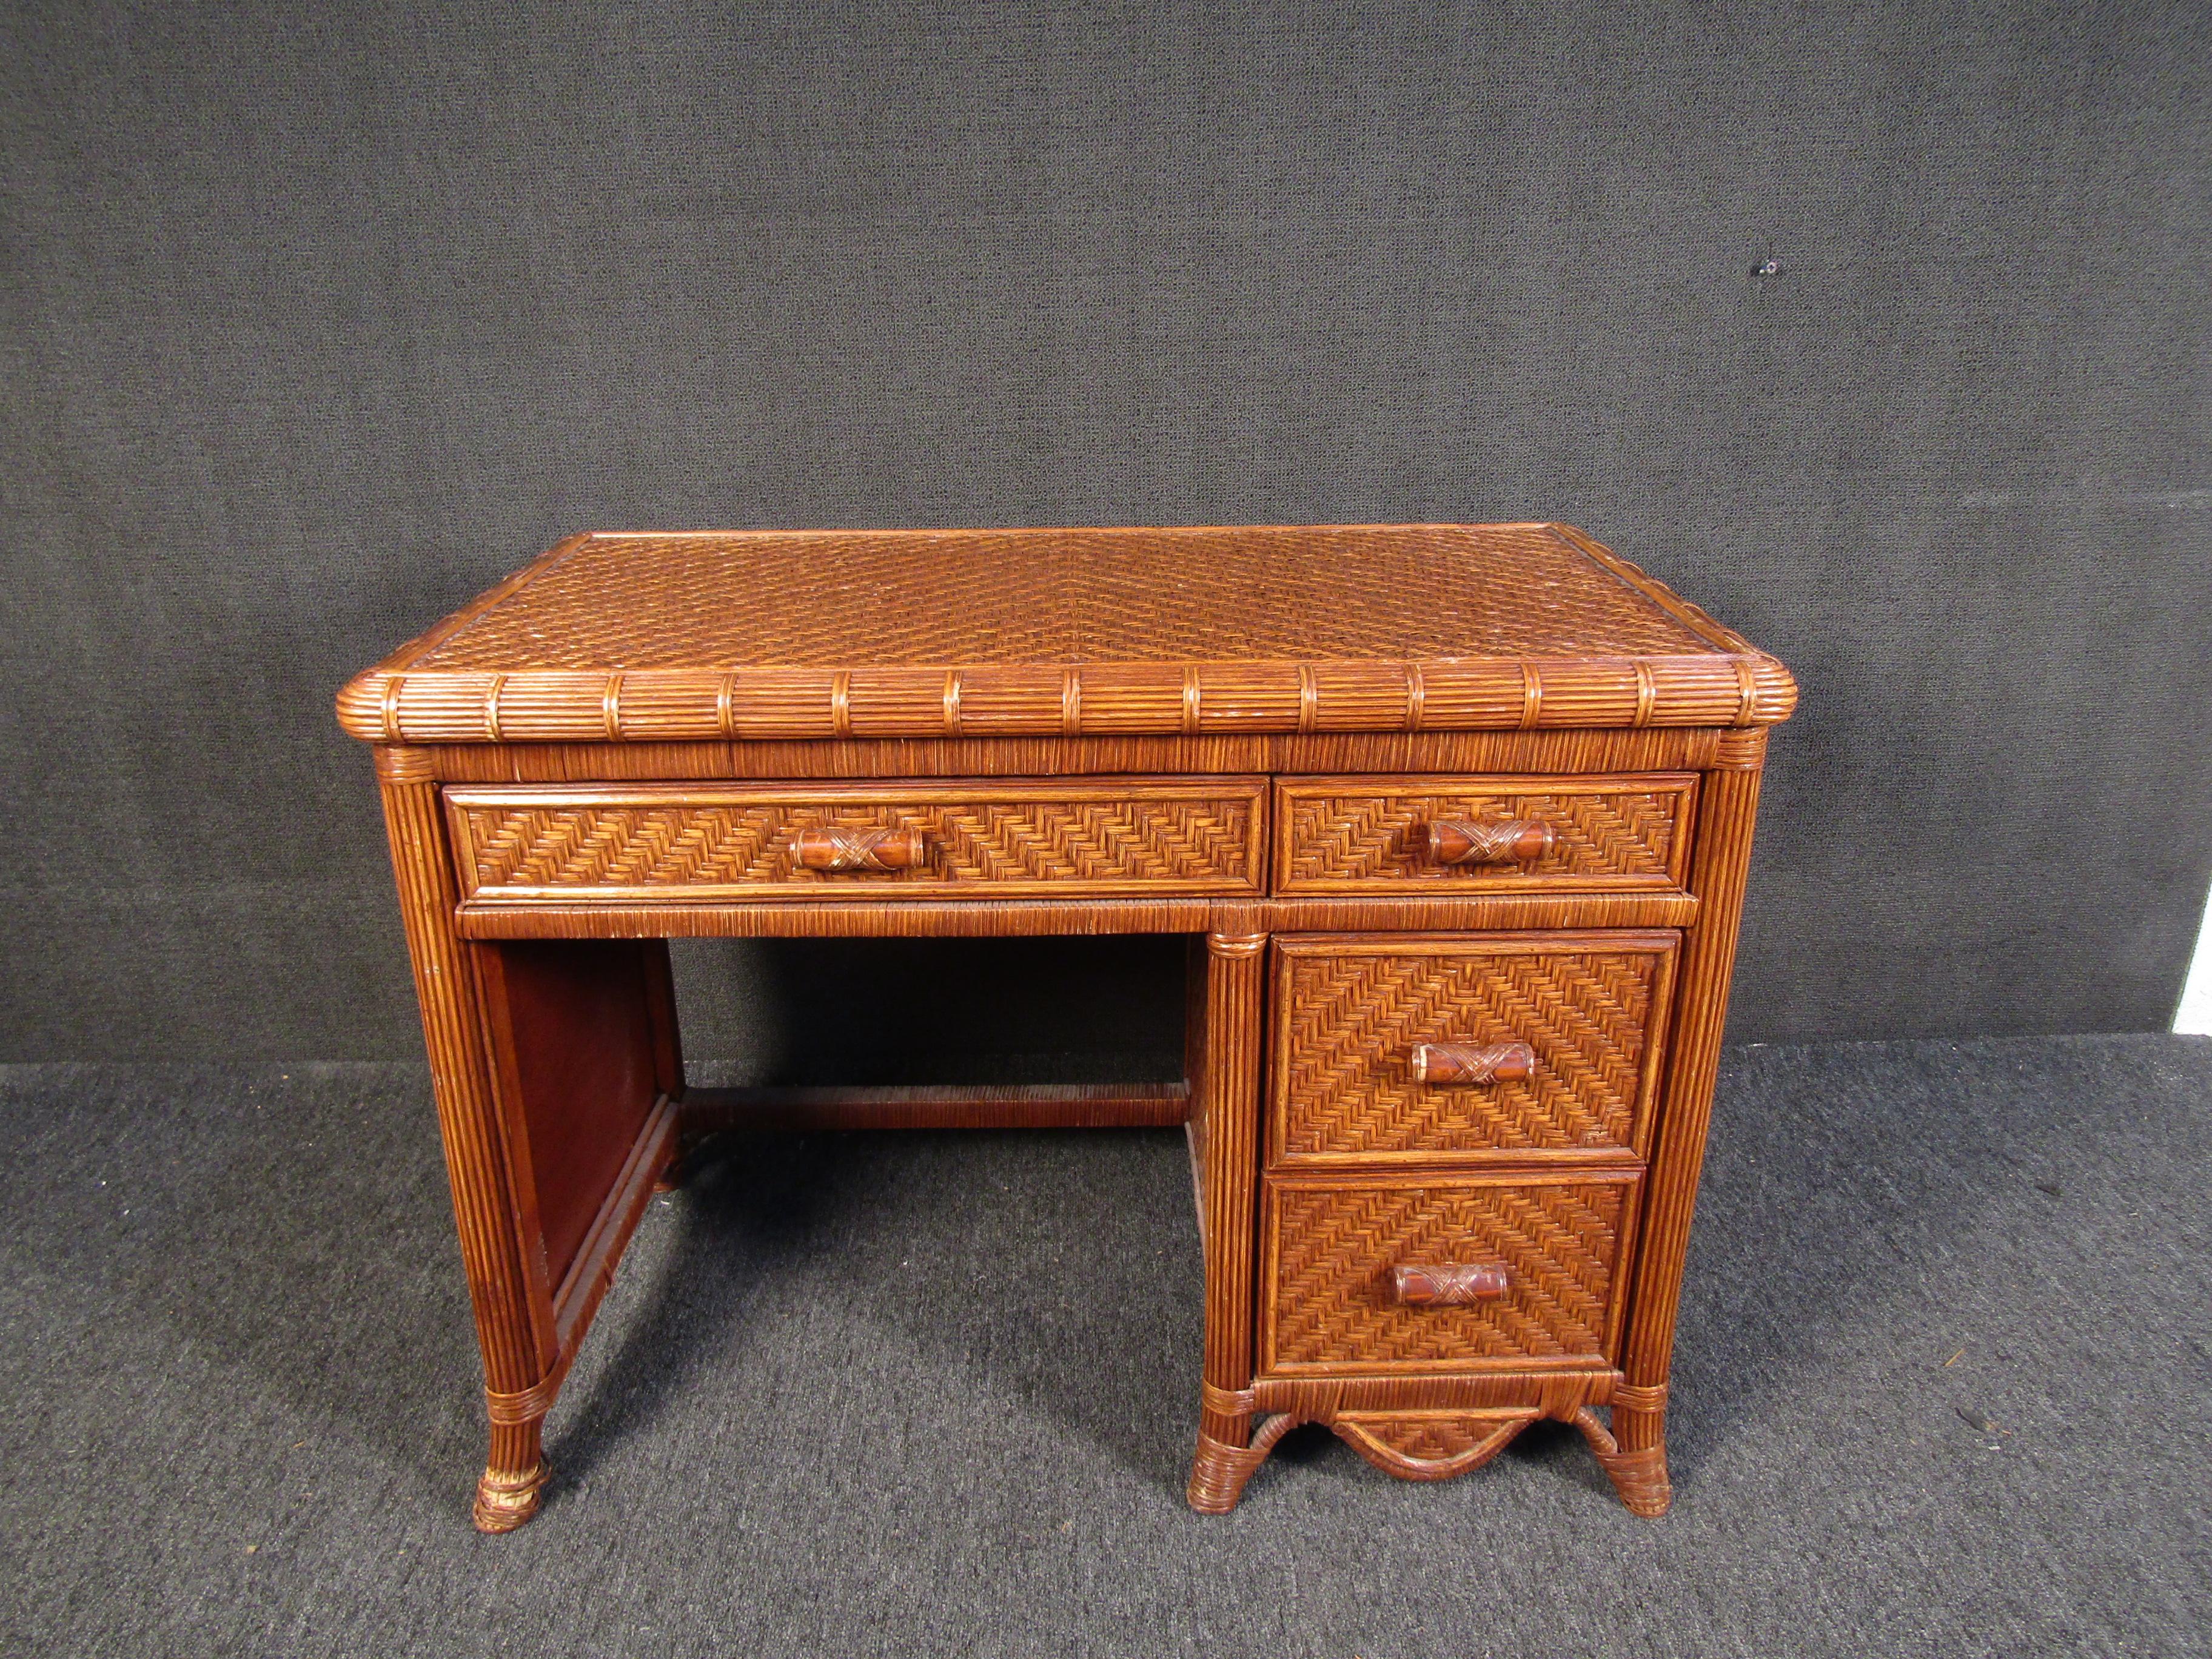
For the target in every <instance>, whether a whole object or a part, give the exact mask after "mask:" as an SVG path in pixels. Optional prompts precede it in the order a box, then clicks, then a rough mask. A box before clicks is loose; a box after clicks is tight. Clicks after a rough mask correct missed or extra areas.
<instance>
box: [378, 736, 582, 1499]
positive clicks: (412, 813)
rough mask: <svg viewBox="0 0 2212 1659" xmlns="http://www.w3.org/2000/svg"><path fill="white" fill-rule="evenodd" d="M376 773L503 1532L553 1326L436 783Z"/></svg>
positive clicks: (399, 757) (487, 1473) (520, 1483)
mask: <svg viewBox="0 0 2212 1659" xmlns="http://www.w3.org/2000/svg"><path fill="white" fill-rule="evenodd" d="M377 772H378V777H379V782H380V787H381V789H382V792H383V796H384V821H385V827H386V830H387V831H388V832H389V833H390V835H391V838H392V870H393V872H394V874H395V875H396V877H397V878H398V884H399V908H400V913H401V915H402V916H403V917H404V921H405V923H406V928H407V951H408V955H409V956H410V957H411V958H412V960H413V963H414V967H415V991H416V997H417V998H418V999H419V1000H420V1001H421V1003H422V1035H423V1038H424V1041H425V1042H426V1043H427V1045H428V1048H429V1052H430V1080H431V1085H432V1087H433V1089H434V1090H435V1092H436V1095H437V1100H438V1128H439V1133H440V1134H441V1137H442V1138H443V1139H444V1141H445V1146H446V1170H447V1176H449V1177H450V1178H451V1181H452V1182H453V1219H454V1221H455V1222H456V1224H457V1225H458V1226H459V1231H460V1237H461V1261H462V1264H463V1266H464V1267H465V1268H466V1270H467V1273H468V1276H469V1295H470V1298H471V1301H472V1302H473V1303H474V1304H475V1306H476V1318H477V1342H478V1343H479V1344H480V1345H481V1346H482V1347H483V1364H484V1387H485V1389H486V1392H487V1393H488V1394H489V1395H491V1396H492V1397H493V1398H494V1400H495V1401H499V1400H502V1399H503V1400H506V1401H513V1402H516V1403H515V1405H514V1406H513V1408H511V1409H509V1410H507V1411H505V1412H501V1411H499V1410H498V1409H497V1408H496V1407H495V1410H494V1419H495V1420H494V1421H493V1423H492V1425H491V1451H490V1456H489V1459H488V1460H487V1462H486V1464H485V1468H484V1473H483V1480H482V1481H481V1482H480V1483H479V1484H478V1486H477V1500H476V1523H477V1527H478V1528H481V1529H483V1531H485V1532H508V1531H511V1530H513V1528H516V1527H519V1526H520V1525H521V1524H522V1523H523V1522H525V1521H527V1520H528V1519H529V1518H530V1517H531V1516H532V1515H533V1514H534V1513H536V1511H537V1509H538V1492H539V1489H540V1488H541V1487H542V1486H544V1482H545V1463H544V1458H543V1457H542V1456H541V1455H540V1453H539V1448H538V1428H539V1425H540V1424H542V1423H543V1422H544V1416H545V1408H544V1406H543V1405H538V1406H536V1407H534V1409H532V1404H531V1402H532V1401H534V1399H535V1398H536V1396H537V1395H538V1393H539V1392H541V1390H539V1389H538V1384H540V1383H543V1382H544V1380H545V1379H546V1377H547V1376H548V1374H549V1372H550V1370H551V1362H552V1358H553V1355H552V1352H550V1349H551V1344H552V1332H551V1328H550V1318H549V1317H547V1312H548V1310H546V1309H544V1307H543V1306H542V1305H541V1306H535V1307H534V1306H533V1305H532V1304H533V1301H538V1300H539V1299H540V1298H534V1297H532V1294H531V1291H532V1285H531V1277H530V1273H529V1272H528V1266H527V1263H526V1261H525V1257H524V1252H523V1249H522V1243H521V1240H520V1237H519V1230H518V1227H517V1224H516V1216H517V1213H518V1210H517V1205H516V1193H515V1183H514V1179H513V1170H512V1168H511V1167H510V1164H509V1160H508V1156H507V1137H506V1134H505V1133H504V1130H503V1128H502V1126H501V1121H500V1115H499V1104H498V1100H497V1097H496V1095H495V1086H494V1082H493V1072H492V1065H491V1058H490V1054H489V1051H488V1048H487V1045H486V1040H485V1030H484V1025H485V1022H484V1018H483V1013H484V987H483V980H482V977H481V975H480V973H479V961H478V956H477V951H476V950H474V949H472V948H471V946H469V945H466V944H465V943H464V942H463V941H462V940H461V939H459V937H458V936H457V935H456V934H455V933H454V931H453V907H454V905H455V904H456V903H457V902H458V901H459V893H458V891H457V890H456V885H455V880H454V876H453V860H452V857H451V854H450V851H449V848H448V846H447V839H446V823H445V815H444V813H443V812H442V811H441V810H440V802H439V799H438V786H437V783H436V781H435V780H434V779H433V778H432V777H430V775H429V774H428V767H427V766H426V765H424V764H423V763H422V757H421V756H420V755H419V753H417V752H416V751H411V750H405V749H385V750H379V751H378V754H377ZM547 1403H550V1401H548V1402H547ZM500 1419H507V1420H500Z"/></svg>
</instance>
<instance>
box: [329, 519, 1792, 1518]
mask: <svg viewBox="0 0 2212 1659" xmlns="http://www.w3.org/2000/svg"><path fill="white" fill-rule="evenodd" d="M1795 699H1796V688H1795V686H1794V685H1793V684H1792V683H1791V680H1790V676H1789V674H1788V672H1787V671H1785V670H1784V668H1783V666H1782V665H1781V664H1779V663H1778V662H1777V661H1775V660H1774V659H1773V658H1771V657H1769V656H1767V655H1765V653H1761V652H1759V651H1757V650H1755V649H1754V648H1753V647H1751V646H1750V645H1748V644H1747V643H1746V642H1745V641H1743V640H1741V638H1739V637H1737V636H1736V635H1734V634H1732V633H1729V631H1728V630H1726V629H1723V628H1721V627H1719V626H1718V625H1717V624H1716V623H1713V622H1712V621H1711V619H1710V618H1708V617H1705V615H1704V614H1703V613H1702V612H1700V611H1698V610H1697V609H1696V608H1695V607H1693V606H1692V605H1687V604H1686V603H1684V602H1683V601H1682V600H1680V599H1677V598H1675V597H1674V595H1673V594H1671V593H1669V592H1668V591H1667V590H1666V589H1665V588H1663V587H1662V586H1660V585H1659V584H1658V583H1656V582H1655V581H1653V580H1650V578H1648V577H1645V576H1644V575H1643V574H1640V573H1639V572H1638V571H1637V570H1635V569H1634V568H1632V566H1630V565H1628V564H1626V562H1623V561H1621V560H1620V559H1619V558H1617V557H1615V556H1613V554H1611V553H1610V552H1608V551H1607V550H1605V549H1604V548H1602V547H1601V546H1599V545H1598V544H1596V543H1595V542H1593V541H1591V540H1590V539H1589V538H1588V537H1586V536H1583V535H1582V534H1581V533H1580V532H1577V531H1574V530H1571V529H1569V528H1566V527H1565V526H1557V525H1546V524H1521V525H1488V526H1449V525H1421V526H1327V527H1318V528H1312V527H1307V528H1259V529H1192V530H1015V531H912V532H700V533H690V534H652V535H643V534H598V535H588V536H579V537H575V538H572V539H570V540H568V541H567V542H564V543H562V544H561V545H560V546H558V547H556V548H555V549H554V550H552V551H551V552H550V553H548V554H546V555H545V556H544V557H543V558H541V559H539V560H538V562H536V563H534V564H532V565H531V566H530V567H529V568H526V569H525V570H523V571H521V572H520V573H519V574H517V575H515V576H514V577H513V578H512V579H511V580H508V581H507V582H506V583H504V584H502V585H501V586H499V587H498V588H495V590H493V591H492V592H490V593H488V594H486V595H485V596H484V597H483V599H479V600H478V601H477V603H475V604H474V605H471V606H469V607H468V608H467V609H466V610H465V611H461V612H459V614H458V615H456V616H455V617H452V618H450V619H449V620H447V622H445V623H441V625H439V626H438V627H437V628H435V629H432V630H431V631H430V632H429V633H428V634H426V635H423V636H422V638H421V639H419V640H417V641H415V642H414V643H413V644H411V645H409V646H407V647H404V648H403V649H401V650H400V651H398V653H394V654H393V655H392V657H390V658H388V659H386V660H385V661H384V662H383V663H381V664H380V665H377V666H376V667H375V668H374V669H371V670H369V671H368V672H367V673H364V674H362V676H360V677H359V678H356V679H355V680H354V681H353V682H352V683H351V684H349V685H348V686H347V687H346V688H345V690H343V692H341V693H340V695H339V697H338V715H339V719H340V721H341V723H342V724H343V726H344V727H345V729H346V730H347V731H348V732H351V733H352V734H353V735H355V736H356V737H358V738H362V739H363V740H365V741H367V742H368V743H370V744H374V745H375V756H376V764H377V775H378V777H379V779H380V784H381V787H382V790H383V795H384V803H385V812H386V823H387V826H388V828H389V830H390V833H391V840H392V860H393V864H394V866H395V867H396V869H397V871H398V882H399V895H400V902H401V908H402V910H403V912H404V917H405V921H406V927H407V937H408V943H409V946H410V951H411V952H412V955H413V959H414V964H415V975H416V990H417V992H418V994H419V996H420V999H421V1002H422V1022H423V1029H424V1031H425V1034H426V1036H427V1037H428V1044H429V1050H430V1059H431V1066H432V1071H433V1076H434V1079H435V1087H436V1093H437V1099H438V1110H439V1116H440V1121H441V1126H442V1129H443V1133H444V1138H445V1146H446V1157H447V1166H448V1169H449V1170H450V1172H451V1175H452V1178H453V1206H454V1211H455V1214H456V1217H457V1218H458V1221H459V1228H460V1236H461V1245H462V1250H463V1255H464V1257H465V1262H466V1266H467V1270H468V1277H469V1284H470V1288H471V1293H472V1295H473V1297H474V1300H475V1307H476V1316H477V1334H478V1337H479V1339H480V1340H481V1342H482V1345H483V1359H484V1371H485V1378H486V1398H487V1404H488V1408H489V1419H490V1425H491V1450H490V1458H489V1467H488V1468H486V1470H485V1473H484V1474H483V1480H482V1481H481V1482H480V1484H479V1486H478V1488H477V1504H476V1516H477V1524H478V1525H479V1526H480V1527H483V1528H485V1529H486V1530H488V1531H504V1530H507V1529H509V1528H513V1527H516V1526H520V1524H521V1523H522V1522H524V1521H526V1520H527V1519H528V1518H529V1517H530V1516H531V1515H532V1513H533V1512H534V1511H535V1510H536V1508H537V1505H538V1498H539V1494H540V1492H541V1489H542V1487H543V1486H544V1480H545V1479H546V1468H545V1464H544V1460H543V1457H542V1455H541V1453H540V1448H539V1430H540V1425H541V1424H542V1422H543V1420H544V1416H545V1413H546V1411H547V1409H548V1408H549V1407H550V1406H551V1405H552V1403H553V1399H554V1396H555V1394H556V1391H557V1390H558V1389H559V1388H560V1385H561V1381H562V1377H563V1376H564V1375H565V1374H566V1372H567V1370H568V1365H569V1363H570V1362H571V1360H572V1359H573V1358H574V1356H575V1353H576V1351H577V1348H578V1346H579V1344H580V1343H581V1341H582V1340H583V1339H584V1335H585V1332H586V1328H588V1326H589V1325H590V1322H591V1319H592V1313H593V1311H594V1310H596V1308H597V1306H598V1304H599V1298H600V1297H601V1296H602V1295H603V1294H604V1293H605V1290H606V1287H607V1285H608V1284H609V1282H610V1280H611V1277H612V1275H613V1273H614V1271H615V1265H616V1263H617V1261H618V1260H619V1258H620V1256H621V1255H622V1252H623V1246H624V1245H625V1244H626V1243H628V1241H629V1237H630V1234H631V1231H633V1229H634V1228H635V1226H636V1225H637V1220H638V1218H639V1216H640V1215H641V1212H643V1209H644V1207H645V1205H646V1202H647V1199H648V1198H649V1197H650V1195H651V1194H652V1193H653V1190H654V1188H655V1187H656V1185H657V1184H659V1183H662V1182H665V1181H667V1180H671V1179H673V1178H674V1177H675V1176H676V1175H677V1173H678V1170H679V1168H680V1165H679V1162H678V1160H679V1155H680V1154H681V1152H683V1151H684V1149H685V1148H687V1147H688V1146H690V1145H692V1144H694V1143H696V1141H697V1140H699V1139H702V1138H704V1137H706V1136H708V1135H711V1134H712V1133H715V1132H716V1131H717V1130H719V1129H722V1128H726V1127H732V1126H736V1125H755V1126H782V1127H802V1128H813V1127H866V1126H885V1127H888V1126H945V1125H951V1126H975V1127H983V1126H992V1125H1069V1126H1081V1125H1104V1124H1175V1123H1180V1124H1183V1125H1185V1126H1186V1127H1187V1129H1188V1136H1189V1141H1190V1147H1191V1156H1192V1158H1193V1160H1194V1169H1195V1171H1196V1175H1197V1188H1198V1193H1199V1214H1198V1225H1199V1231H1200V1237H1201V1239H1202V1241H1203V1246H1202V1248H1203V1252H1204V1257H1205V1262H1206V1352H1205V1361H1204V1376H1203V1377H1202V1378H1201V1379H1200V1381H1199V1383H1198V1390H1197V1391H1198V1396H1199V1398H1198V1406H1199V1413H1198V1442H1197V1455H1196V1459H1195V1462H1194V1468H1193V1471H1192V1474H1191V1480H1190V1491H1189V1498H1190V1502H1191V1503H1192V1504H1193V1505H1194V1506H1195V1507H1196V1508H1199V1509H1200V1510H1213V1511H1218V1510H1228V1509H1230V1508H1231V1507H1233V1506H1234V1505H1235V1504H1236V1503H1237V1499H1238V1497H1239V1496H1240V1494H1241V1493H1242V1492H1243V1487H1244V1485H1245V1483H1246V1481H1247V1480H1249V1478H1250V1476H1251V1474H1253V1472H1254V1470H1255V1468H1258V1466H1259V1465H1260V1463H1261V1462H1262V1461H1263V1460H1264V1459H1265V1458H1266V1456H1267V1452H1268V1450H1269V1449H1271V1448H1272V1447H1273V1445H1274V1443H1275V1442H1276V1441H1277V1440H1278V1439H1279V1438H1280V1437H1281V1436H1282V1434H1283V1433H1284V1432H1285V1431H1286V1430H1287V1429H1289V1428H1290V1427H1291V1426H1292V1425H1296V1424H1298V1423H1302V1422H1318V1423H1324V1424H1327V1425H1329V1426H1330V1427H1331V1428H1333V1429H1334V1431H1336V1432H1337V1433H1338V1434H1339V1435H1340V1436H1342V1437H1344V1438H1345V1440H1346V1441H1347V1442H1348V1443H1351V1444H1352V1446H1354V1447H1355V1448H1357V1449H1358V1450H1359V1451H1360V1453H1361V1454H1362V1455H1364V1456H1366V1457H1367V1458H1369V1459H1370V1460H1371V1461H1372V1462H1375V1463H1376V1464H1377V1465H1379V1466H1380V1467H1382V1468H1385V1469H1388V1470H1389V1471H1390V1472H1391V1473H1393V1474H1399V1475H1403V1476H1406V1477H1407V1478H1409V1479H1415V1480H1430V1479H1436V1478H1439V1477H1442V1476H1445V1475H1451V1474H1460V1473H1462V1472H1463V1471H1465V1470H1468V1469H1471V1468H1475V1467H1477V1466H1478V1465H1480V1463H1482V1462H1485V1461H1486V1460H1487V1459H1488V1458H1489V1457H1490V1456H1491V1455H1492V1454H1494V1453H1495V1452H1496V1451H1497V1450H1498V1449H1499V1448H1500V1447H1501V1446H1503V1445H1504V1443H1506V1442H1507V1441H1508V1440H1510V1438H1511V1437H1513V1436H1514V1435H1515V1434H1516V1433H1517V1432H1518V1431H1520V1430H1521V1429H1522V1428H1523V1427H1525V1426H1526V1425H1528V1424H1529V1423H1531V1422H1534V1421H1535V1420H1537V1419H1541V1418H1556V1419H1562V1420H1565V1421H1567V1422H1571V1423H1573V1424H1574V1425H1577V1427H1578V1428H1579V1429H1580V1430H1581V1431H1582V1432H1583V1434H1584V1435H1585V1436H1586V1437H1588V1438H1589V1443H1590V1444H1591V1446H1592V1447H1593V1448H1594V1449H1595V1452H1596V1455H1597V1456H1598V1458H1599V1460H1600V1461H1601V1462H1602V1463H1603V1465H1604V1467H1605V1468H1606V1470H1607V1474H1609V1475H1610V1476H1611V1477H1612V1480H1613V1485H1614V1486H1615V1487H1616V1488H1617V1489H1618V1491H1619V1492H1620V1496H1621V1498H1623V1500H1624V1501H1625V1502H1626V1503H1627V1504H1628V1505H1629V1507H1630V1508H1632V1509H1633V1510H1637V1511H1638V1513H1640V1514H1652V1515H1656V1514H1657V1513H1659V1512H1660V1511H1662V1510H1664V1509H1665V1508H1666V1506H1667V1504H1668V1494H1669V1488H1668V1477H1667V1466H1666V1451H1665V1423H1666V1402H1667V1375H1668V1360H1669V1357H1670V1353H1671V1350H1672V1346H1673V1341H1674V1313H1675V1304H1676V1299H1677V1296H1678V1292H1679V1290H1680V1280H1681V1273H1682V1262H1683V1255H1684V1251H1685V1249H1686V1245H1687V1242H1688V1236H1689V1225H1690V1212H1691V1206H1692V1201H1693V1200H1694V1197H1695V1194H1696V1190H1697V1184H1698V1171H1699V1163H1700V1161H1701V1159H1702V1157H1703V1153H1704V1146H1705V1124H1706V1118H1707V1115H1708V1111H1709V1109H1710V1105H1711V1096H1712V1085H1713V1075H1714V1067H1715V1065H1716V1063H1717V1056H1718V1050H1719V1042H1720V1034H1721V1024H1722V1018H1723V1012H1724V1011H1725V1007H1726V1003H1727V997H1728V982H1729V968H1730V963H1731V961H1732V959H1733V957H1734V955H1735V936H1736V923H1737V917H1738V915H1739V912H1740V909H1741V902H1742V897H1743V885H1744V878H1745V870H1746V866H1747V861H1748V858H1749V854H1750V848H1751V832H1752V821H1753V814H1754V811H1755V809H1756V806H1757V802H1758V796H1759V769H1760V766H1761V764H1762V762H1763V759H1764V757H1765V747H1766V728H1767V727H1768V726H1770V725H1771V724H1773V723H1774V722H1776V721H1778V720H1784V719H1786V718H1787V717H1788V715H1789V713H1790V708H1791V706H1792V704H1793V702H1795ZM1106 932H1165V933H1183V934H1188V935H1189V936H1190V939H1191V951H1190V987H1191V996H1190V1005H1191V1018H1190V1036H1189V1045H1188V1054H1189V1059H1188V1068H1187V1071H1188V1076H1187V1079H1186V1081H1185V1082H1184V1083H1182V1084H1180V1085H1170V1086H1158V1085H1133V1086H1129V1087H1126V1088H1104V1087H1089V1086H1081V1087H1078V1086H1056V1087H1033V1088H991V1089H975V1090H948V1089H943V1088H930V1089H911V1090H903V1091H901V1090H877V1091H854V1090H841V1089H811V1090H781V1091H776V1090H750V1091H744V1090H740V1091H710V1090H705V1089H688V1088H687V1087H686V1086H685V1085H684V1070H683V1063H682V1059H681V1053H680V1049H679V1047H678V1034H677V1024H676V1013H675V1002H674V999H673V996H672V994H671V989H670V982H669V973H668V957H667V950H666V945H665V940H666V939H669V938H671V937H672V936H678V935H694V934H724V935H738V934H750V935H759V934H785V935H797V934H816V935H819V934H856V935H870V934H873V935H890V934H898V935H918V934H939V935H949V934H1010V933H1106ZM1071 1386H1079V1385H1077V1384H1073V1383H1072V1384H1071ZM1601 1412H1602V1413H1604V1414H1603V1415H1601Z"/></svg>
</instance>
